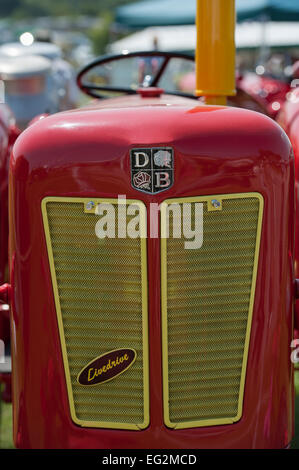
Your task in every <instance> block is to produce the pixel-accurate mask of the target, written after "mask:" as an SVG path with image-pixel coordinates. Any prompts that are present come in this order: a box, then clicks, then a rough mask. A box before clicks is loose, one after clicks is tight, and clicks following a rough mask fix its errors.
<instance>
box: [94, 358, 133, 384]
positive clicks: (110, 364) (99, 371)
mask: <svg viewBox="0 0 299 470" xmlns="http://www.w3.org/2000/svg"><path fill="white" fill-rule="evenodd" d="M128 360H129V356H128V354H124V355H123V356H121V357H119V356H117V358H116V359H115V361H111V360H110V359H109V361H108V362H107V364H105V365H104V366H102V368H101V369H94V368H93V367H90V368H89V369H88V376H87V380H88V382H92V380H94V379H95V377H98V376H99V375H101V374H102V373H107V372H108V370H110V369H113V368H114V367H116V366H118V365H120V364H122V363H123V362H125V361H128Z"/></svg>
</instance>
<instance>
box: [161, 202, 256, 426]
mask: <svg viewBox="0 0 299 470" xmlns="http://www.w3.org/2000/svg"><path fill="white" fill-rule="evenodd" d="M183 202H189V203H190V204H191V211H190V213H189V215H188V213H186V214H185V215H184V222H186V223H187V222H190V218H191V222H192V229H194V223H195V220H194V217H195V204H194V203H195V202H197V203H201V204H203V206H202V209H203V244H202V246H201V248H199V249H185V247H184V243H185V241H186V239H183V238H174V237H173V220H174V218H173V216H172V213H173V212H172V211H170V210H169V209H168V208H169V204H171V203H176V204H178V206H179V208H180V209H181V214H182V216H181V217H182V219H183V207H182V203H183ZM262 212H263V199H262V197H261V196H260V195H259V194H256V193H253V194H239V195H225V196H215V197H206V198H203V197H199V198H185V199H174V200H168V201H165V202H164V204H163V208H162V211H161V227H162V237H163V233H165V232H163V230H165V223H166V220H167V214H169V215H170V216H169V238H168V239H167V238H166V237H165V238H162V240H161V274H162V326H163V328H162V334H163V376H164V387H163V389H164V419H165V423H166V425H167V426H169V427H172V428H177V429H178V428H188V427H197V426H211V425H216V424H228V423H232V422H235V421H238V420H239V419H240V417H241V415H242V403H243V391H244V382H245V374H246V363H247V354H248V346H249V338H250V327H251V316H252V310H253V302H254V291H255V281H256V272H257V264H258V252H259V243H260V233H261V221H262ZM182 222H183V220H182Z"/></svg>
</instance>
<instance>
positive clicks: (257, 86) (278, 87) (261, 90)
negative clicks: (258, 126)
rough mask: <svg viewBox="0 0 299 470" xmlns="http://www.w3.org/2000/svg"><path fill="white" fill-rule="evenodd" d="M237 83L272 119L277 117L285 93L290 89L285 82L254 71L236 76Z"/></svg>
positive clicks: (284, 98) (283, 101)
mask: <svg viewBox="0 0 299 470" xmlns="http://www.w3.org/2000/svg"><path fill="white" fill-rule="evenodd" d="M237 85H238V88H240V90H243V91H245V92H246V93H248V94H249V95H250V96H251V97H252V98H254V99H255V100H256V101H257V102H258V103H259V104H260V105H261V106H263V107H264V109H265V110H266V112H267V114H268V116H270V117H271V118H273V119H275V118H276V117H277V115H278V113H279V111H280V109H281V108H282V106H283V105H284V103H285V100H286V96H287V94H288V93H289V92H290V91H291V87H290V85H289V84H288V83H286V82H283V81H281V80H277V79H274V78H271V77H267V76H259V75H256V74H254V73H246V74H244V75H242V76H239V77H237Z"/></svg>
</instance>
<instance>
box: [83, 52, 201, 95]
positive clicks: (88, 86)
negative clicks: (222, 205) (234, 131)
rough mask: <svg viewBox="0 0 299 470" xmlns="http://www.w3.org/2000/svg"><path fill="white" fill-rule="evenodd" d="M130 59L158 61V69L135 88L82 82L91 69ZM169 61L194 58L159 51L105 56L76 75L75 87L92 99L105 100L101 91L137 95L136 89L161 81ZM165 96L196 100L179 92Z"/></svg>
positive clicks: (171, 92) (187, 55)
mask: <svg viewBox="0 0 299 470" xmlns="http://www.w3.org/2000/svg"><path fill="white" fill-rule="evenodd" d="M132 57H140V59H148V58H149V59H150V58H153V59H154V58H155V59H157V58H158V59H159V61H158V62H159V63H158V67H157V68H156V70H155V73H154V74H153V75H151V76H150V77H149V79H148V81H147V82H146V83H143V84H140V85H139V86H136V87H134V88H133V87H124V86H112V85H107V84H100V85H99V84H96V83H92V82H90V81H88V80H86V79H85V80H84V77H85V76H87V74H88V72H90V71H91V70H92V69H94V68H96V67H98V66H102V65H104V66H105V65H108V64H109V62H112V61H121V60H125V59H128V58H132ZM171 59H184V60H187V61H190V62H193V63H194V57H193V56H192V55H189V54H181V53H176V52H161V51H138V52H130V53H126V52H124V53H122V54H113V55H105V56H101V57H98V58H97V59H95V60H93V61H92V62H90V63H89V64H87V65H86V66H85V67H83V68H82V69H81V70H80V71H79V73H78V75H77V85H78V87H79V88H80V89H81V90H82V91H83V92H84V93H86V94H88V95H90V96H92V97H94V98H107V95H105V94H101V93H100V92H101V91H104V92H110V93H125V94H130V95H132V94H135V93H137V89H138V88H139V87H142V86H146V87H156V86H158V82H159V80H160V79H161V77H162V75H163V73H164V72H165V70H166V67H167V65H168V63H169V61H170V60H171ZM166 93H167V94H170V95H179V96H184V97H188V98H194V99H198V98H197V97H196V96H195V95H192V94H191V93H183V92H182V93H181V92H179V91H175V92H174V91H168V90H167V91H166Z"/></svg>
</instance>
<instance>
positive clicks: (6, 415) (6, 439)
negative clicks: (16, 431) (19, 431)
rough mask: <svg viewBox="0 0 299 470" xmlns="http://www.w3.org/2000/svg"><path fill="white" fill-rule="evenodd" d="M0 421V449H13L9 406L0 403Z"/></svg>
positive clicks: (10, 408) (10, 407) (10, 409)
mask: <svg viewBox="0 0 299 470" xmlns="http://www.w3.org/2000/svg"><path fill="white" fill-rule="evenodd" d="M0 391H1V390H0ZM0 420H1V422H0V449H14V443H13V439H12V406H11V404H8V403H2V402H0Z"/></svg>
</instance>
